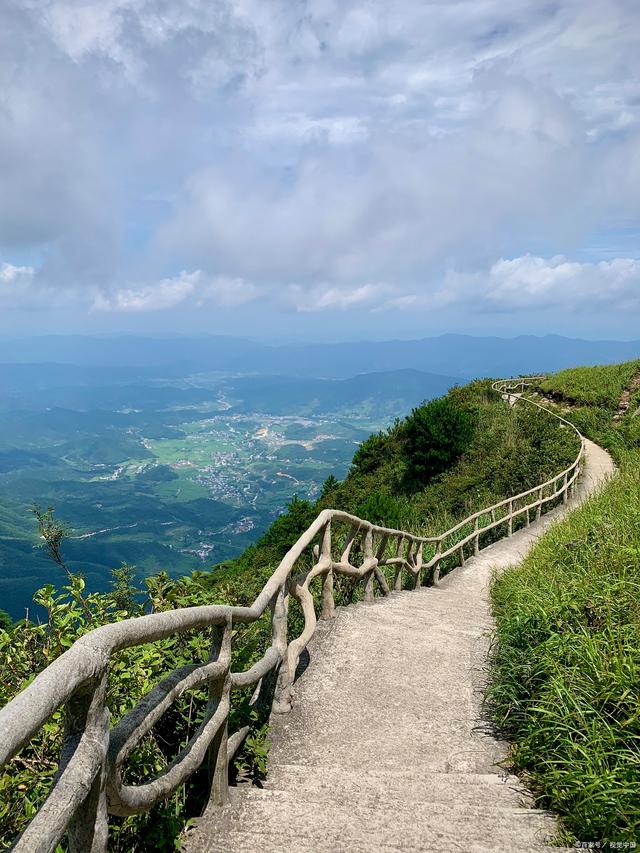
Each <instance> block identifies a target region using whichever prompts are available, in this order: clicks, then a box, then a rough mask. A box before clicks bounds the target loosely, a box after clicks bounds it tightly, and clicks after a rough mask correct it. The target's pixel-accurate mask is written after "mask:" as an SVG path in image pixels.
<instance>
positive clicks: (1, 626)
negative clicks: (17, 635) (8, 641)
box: [0, 610, 13, 631]
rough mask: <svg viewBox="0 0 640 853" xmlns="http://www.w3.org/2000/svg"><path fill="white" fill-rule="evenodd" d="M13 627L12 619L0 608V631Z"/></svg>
mask: <svg viewBox="0 0 640 853" xmlns="http://www.w3.org/2000/svg"><path fill="white" fill-rule="evenodd" d="M12 628H13V619H12V618H11V616H9V614H8V613H5V611H4V610H0V631H10V630H11V629H12Z"/></svg>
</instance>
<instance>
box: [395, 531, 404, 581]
mask: <svg viewBox="0 0 640 853" xmlns="http://www.w3.org/2000/svg"><path fill="white" fill-rule="evenodd" d="M403 545H404V536H399V537H398V547H397V548H396V559H400V557H402V546H403ZM393 589H394V592H402V564H401V563H397V564H396V577H395V580H394V583H393Z"/></svg>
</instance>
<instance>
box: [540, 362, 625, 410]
mask: <svg viewBox="0 0 640 853" xmlns="http://www.w3.org/2000/svg"><path fill="white" fill-rule="evenodd" d="M638 374H640V360H635V361H626V362H624V363H623V364H606V365H599V366H597V367H573V368H571V369H569V370H561V371H560V372H559V373H554V374H553V375H552V376H549V377H548V378H547V379H545V380H544V382H542V383H541V386H540V387H541V388H542V390H543V392H544V393H545V394H548V395H549V396H552V397H556V398H558V399H560V400H568V401H570V402H574V403H583V404H586V405H588V406H604V407H606V408H609V409H617V407H618V403H619V401H620V396H621V394H622V392H623V391H624V390H625V388H628V387H629V385H630V384H631V381H632V380H633V378H634V376H637V375H638Z"/></svg>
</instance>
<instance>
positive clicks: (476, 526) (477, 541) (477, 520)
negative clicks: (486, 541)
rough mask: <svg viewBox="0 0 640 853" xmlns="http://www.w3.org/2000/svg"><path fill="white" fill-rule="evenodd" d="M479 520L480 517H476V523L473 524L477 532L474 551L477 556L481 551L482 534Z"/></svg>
mask: <svg viewBox="0 0 640 853" xmlns="http://www.w3.org/2000/svg"><path fill="white" fill-rule="evenodd" d="M479 521H480V519H479V518H476V520H475V522H474V525H473V529H474V530H475V533H476V538H475V539H474V540H473V553H474V554H475V555H476V557H477V556H478V554H479V553H480V534H479V533H478V522H479Z"/></svg>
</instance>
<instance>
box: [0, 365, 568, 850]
mask: <svg viewBox="0 0 640 853" xmlns="http://www.w3.org/2000/svg"><path fill="white" fill-rule="evenodd" d="M526 382H527V380H513V381H512V380H505V381H502V382H497V383H494V386H493V387H494V389H495V390H497V391H499V392H500V393H502V394H503V396H505V397H506V398H511V399H514V398H516V399H517V397H518V393H519V392H523V391H524V390H525V388H526ZM527 402H529V403H531V404H533V405H536V406H538V408H540V409H542V410H544V411H547V412H548V411H549V410H548V409H545V408H544V407H543V406H541V405H540V404H539V403H535V402H534V401H531V400H527ZM551 414H554V413H551ZM556 417H557V415H556ZM560 420H562V421H563V422H564V423H565V424H566V425H567V426H569V427H570V428H571V429H573V430H575V432H576V433H577V435H578V437H579V439H580V451H579V453H578V455H577V456H576V458H575V460H574V462H573V463H572V464H571V465H570V466H569V467H568V468H566V469H565V470H564V471H561V472H560V473H559V474H557V475H556V476H555V477H553V478H551V479H550V480H548V481H547V482H546V483H542V484H541V485H539V486H535V487H534V488H532V489H529V490H527V491H525V492H522V493H521V494H519V495H513V496H512V497H509V498H507V499H505V500H503V501H500V502H499V503H496V504H494V505H493V506H490V507H487V508H486V509H483V510H480V511H479V512H475V513H473V514H472V515H470V516H469V517H468V518H465V519H464V521H461V522H460V523H458V524H456V525H455V526H454V527H452V528H451V529H450V530H447V531H446V532H444V533H442V534H440V535H439V536H426V537H425V536H415V535H413V534H411V533H408V532H406V531H402V530H392V529H387V528H384V527H380V526H378V525H375V524H370V523H369V522H367V521H365V520H363V519H360V518H357V517H355V516H352V515H349V514H348V513H345V512H340V511H337V510H324V511H323V512H321V513H320V514H319V515H318V517H317V518H316V520H315V521H314V522H313V524H312V525H311V526H310V527H309V528H308V529H307V530H306V531H305V532H304V533H303V534H302V536H301V537H300V538H299V539H298V541H297V542H296V543H295V544H294V545H293V547H292V548H291V549H290V550H289V551H288V552H287V554H286V555H285V557H284V558H283V560H282V561H281V563H280V565H279V566H278V568H277V569H276V570H275V572H274V573H273V574H272V575H271V577H270V578H269V580H268V581H267V583H266V584H265V586H264V587H263V589H262V591H261V592H260V594H259V595H258V597H257V598H256V600H255V601H254V602H253V604H252V605H251V606H250V607H233V606H226V605H204V606H201V607H185V608H181V609H178V610H171V611H167V612H164V613H154V614H151V615H148V616H141V617H138V618H135V619H127V620H124V621H122V622H116V623H114V624H110V625H105V626H103V627H100V628H96V629H95V630H93V631H91V632H89V633H88V634H86V635H84V636H83V637H81V638H80V639H78V640H77V641H76V642H75V643H74V644H73V645H72V647H71V648H70V649H68V651H66V652H65V653H64V654H62V655H61V656H60V657H59V658H57V659H56V660H55V661H54V662H53V663H52V664H51V665H50V666H48V667H47V668H46V669H45V670H44V671H43V672H41V673H40V674H39V675H38V676H37V677H36V678H35V679H34V681H33V682H32V683H31V684H30V685H29V686H28V687H27V688H26V689H25V690H23V691H22V692H21V693H20V694H19V695H18V696H17V697H16V698H15V699H13V700H12V701H11V702H9V703H8V704H7V705H6V706H5V707H4V708H3V709H2V710H1V711H0V766H1V765H3V764H5V763H6V762H7V761H9V760H10V759H11V758H12V757H14V756H15V755H16V754H17V753H18V752H19V751H20V749H21V748H22V747H23V746H25V744H27V743H28V742H29V740H30V739H31V738H32V737H33V736H34V735H35V734H36V733H37V732H38V731H39V730H40V729H41V728H42V726H44V725H45V724H46V722H47V721H48V720H49V718H50V717H51V716H52V715H53V714H54V713H55V712H56V711H57V709H58V708H60V707H61V706H63V705H64V708H65V726H64V740H63V746H62V751H61V756H60V765H59V770H58V774H57V776H56V778H55V780H54V783H53V785H52V788H51V791H50V793H49V795H48V797H47V799H46V800H45V802H44V803H43V805H42V806H41V807H40V809H39V810H38V811H37V813H36V814H35V816H34V817H33V819H32V820H31V822H30V823H29V824H28V826H27V828H26V829H25V830H24V832H23V833H22V834H21V835H20V837H19V838H18V839H17V840H16V842H15V843H14V846H13V848H12V849H13V850H15V851H18V853H52V851H54V850H55V848H56V846H57V844H58V843H59V842H60V840H61V839H62V838H63V837H64V836H65V835H66V837H67V844H68V847H69V850H70V851H71V853H87V851H90V853H102V851H105V850H106V849H107V844H108V815H109V814H113V815H131V814H137V813H140V812H144V811H147V810H149V809H150V808H151V807H152V806H153V805H154V804H155V803H157V802H159V801H160V800H163V799H166V798H167V797H168V796H170V795H171V794H172V793H173V792H174V791H175V790H176V789H177V788H178V787H179V786H180V785H182V784H183V783H184V782H185V781H186V780H187V779H188V778H189V777H190V776H191V774H192V773H193V772H194V771H195V770H197V769H198V768H199V767H200V766H201V765H202V764H203V762H204V761H205V759H206V760H208V762H209V767H210V768H211V798H212V800H213V801H214V802H217V803H219V804H223V803H225V802H226V801H227V799H228V767H229V762H230V761H231V759H232V757H233V754H234V753H235V751H236V750H237V748H238V747H239V745H240V744H241V742H242V740H243V738H244V737H245V735H246V734H247V731H248V729H247V728H244V729H241V730H239V731H237V732H233V733H231V734H229V732H228V719H229V711H230V708H231V698H232V695H233V691H234V690H238V689H240V688H246V687H249V686H252V685H256V690H255V692H254V700H255V699H256V698H257V697H259V696H260V693H261V691H262V692H263V693H265V692H266V693H267V695H268V696H269V701H271V696H273V704H272V710H273V711H274V712H276V713H285V712H287V711H289V710H290V708H291V693H292V687H293V682H294V677H295V672H296V667H297V664H298V661H299V658H300V655H301V653H302V651H303V650H304V649H305V647H306V646H307V644H308V642H309V640H310V638H311V637H312V636H313V634H314V632H315V629H316V625H317V618H318V617H317V616H316V609H315V605H314V599H313V595H312V591H311V589H310V585H311V583H312V582H313V581H314V580H315V579H316V578H319V579H320V583H321V607H320V614H319V618H320V619H331V618H332V617H333V616H334V609H335V603H334V600H335V599H334V590H333V583H334V578H335V577H336V576H338V575H343V576H346V577H349V578H352V579H355V580H360V581H362V583H363V584H364V601H365V602H371V601H373V600H374V584H376V585H377V587H378V588H379V590H380V592H381V593H382V595H389V594H390V593H391V591H392V590H393V591H399V590H401V589H402V588H403V586H404V585H406V584H405V581H406V579H407V578H408V579H409V581H410V582H412V583H413V585H414V586H415V587H419V586H420V585H421V583H422V582H423V579H425V578H426V577H427V576H429V577H430V578H431V580H432V581H433V583H434V584H437V583H438V581H439V578H440V569H441V566H442V563H443V561H445V560H446V559H447V558H451V557H453V559H454V560H455V559H457V561H458V562H459V563H460V564H462V565H463V564H464V562H465V558H466V556H469V554H470V553H475V554H477V553H478V552H479V551H480V549H481V547H482V546H483V545H486V544H489V543H490V542H491V541H495V539H496V538H500V535H502V536H504V535H508V536H510V535H512V533H513V531H514V522H516V520H518V519H521V518H522V517H524V523H525V524H526V525H528V524H530V523H531V517H532V513H533V514H534V516H535V518H536V519H539V518H540V516H541V514H542V512H543V509H544V508H545V507H547V506H548V505H549V504H552V503H553V502H554V501H557V500H559V499H560V498H561V499H562V500H563V501H564V502H566V501H567V499H568V497H569V496H570V494H571V492H572V490H573V489H574V488H575V486H576V482H577V479H578V476H579V473H580V468H581V464H582V460H583V454H584V439H583V438H582V436H581V435H580V433H579V432H578V430H577V429H575V427H574V426H573V425H572V424H570V423H569V422H568V421H565V420H564V419H563V418H560ZM465 551H467V552H469V553H467V554H465ZM356 553H357V555H358V561H357V562H356V558H355V557H354V556H353V555H354V554H356ZM303 555H306V556H308V557H310V559H307V560H305V561H304V562H305V565H306V566H309V567H308V568H304V569H303V570H302V571H300V568H299V562H302V561H301V558H302V557H303ZM385 568H387V571H388V574H389V579H388V577H387V573H385V571H383V569H385ZM290 597H292V598H294V599H295V600H296V601H297V602H298V603H299V605H300V607H301V610H302V613H303V616H304V627H303V630H302V633H301V634H300V635H299V636H297V637H295V638H293V639H290V638H289V637H288V636H287V633H288V605H289V599H290ZM265 612H268V613H270V616H271V626H272V627H271V645H270V646H269V648H268V649H267V650H266V652H265V654H264V655H263V657H262V658H261V659H260V660H259V661H258V662H257V663H256V664H254V665H253V666H252V667H251V668H250V669H249V670H247V671H244V672H232V671H231V638H232V630H233V627H234V626H235V625H239V624H246V623H252V622H255V621H256V620H258V619H260V617H262V615H263V614H265ZM206 627H208V628H212V629H213V642H212V647H211V652H210V656H209V659H208V661H207V662H205V663H194V664H192V665H189V666H183V667H181V668H180V669H176V670H174V671H173V672H172V673H171V674H170V675H169V676H168V677H166V678H165V679H164V680H162V681H161V682H160V683H159V684H157V685H156V686H155V687H154V688H153V689H152V690H151V691H150V692H149V693H148V694H147V695H146V696H145V697H144V698H143V699H142V700H141V701H140V702H139V703H138V704H137V705H136V706H135V707H134V708H133V709H132V710H131V711H130V712H129V713H127V714H126V715H125V716H124V717H123V718H122V719H121V720H120V721H119V722H118V723H117V724H116V725H115V726H114V727H110V714H109V709H108V708H107V706H106V702H105V692H106V686H107V675H108V670H109V663H110V660H111V658H112V656H113V655H115V654H116V653H117V652H119V651H121V650H123V649H126V648H130V647H132V646H139V645H142V644H145V643H152V642H154V641H158V640H162V639H164V638H166V637H170V636H172V635H176V634H183V633H186V632H188V631H192V630H194V629H201V628H206ZM269 684H270V687H271V690H270V691H269V690H268V687H269ZM203 685H206V686H208V689H209V701H208V705H207V709H206V713H205V715H204V719H203V721H202V723H201V725H200V726H199V728H198V730H197V731H196V733H195V734H194V736H193V737H192V738H191V740H190V742H189V743H188V744H187V745H186V747H185V748H184V749H183V750H182V751H181V752H180V754H179V755H178V756H177V757H176V758H175V759H174V760H173V761H172V762H171V763H170V764H169V765H168V766H167V767H166V768H165V770H164V771H163V772H162V773H160V774H159V775H158V776H157V777H156V778H154V779H151V780H150V781H148V782H146V783H145V784H141V785H128V784H125V783H124V782H123V778H122V777H123V768H124V765H125V762H126V759H127V756H128V755H129V754H130V753H131V751H132V750H133V749H134V748H135V747H136V745H137V744H138V743H139V742H140V740H141V739H142V738H143V737H144V736H145V735H146V734H147V733H149V732H150V731H151V729H152V728H153V726H154V725H155V724H156V723H157V722H158V720H159V719H160V717H161V716H162V715H163V714H164V713H165V712H166V711H167V709H169V708H170V706H171V705H172V703H173V702H175V701H176V700H177V699H178V698H179V697H180V696H181V695H182V694H183V693H184V692H185V691H186V690H190V689H193V688H195V687H199V686H203Z"/></svg>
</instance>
